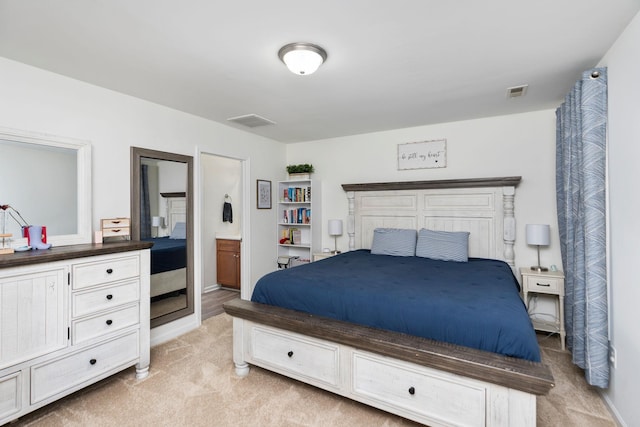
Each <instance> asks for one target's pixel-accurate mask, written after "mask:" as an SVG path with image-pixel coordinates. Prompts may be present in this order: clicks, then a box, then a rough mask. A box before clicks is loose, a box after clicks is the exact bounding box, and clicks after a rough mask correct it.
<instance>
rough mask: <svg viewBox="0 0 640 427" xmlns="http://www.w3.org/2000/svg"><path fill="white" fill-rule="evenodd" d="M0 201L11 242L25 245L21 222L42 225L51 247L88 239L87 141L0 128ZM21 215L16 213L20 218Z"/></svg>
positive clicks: (88, 148)
mask: <svg viewBox="0 0 640 427" xmlns="http://www.w3.org/2000/svg"><path fill="white" fill-rule="evenodd" d="M0 161H1V163H0V197H1V198H2V199H1V200H0V205H10V206H11V207H12V208H13V209H15V210H16V211H17V212H19V213H20V215H17V214H16V213H15V212H14V211H12V210H9V211H7V212H9V213H11V214H13V215H14V216H15V218H12V217H11V216H9V215H7V219H6V232H7V233H11V234H13V236H12V240H13V244H12V246H22V245H26V238H25V239H23V238H22V230H21V225H43V226H45V227H46V230H47V242H48V243H51V244H52V245H53V246H65V245H75V244H81V243H91V235H92V233H91V144H90V143H89V142H86V141H80V140H75V139H71V138H63V137H57V136H51V135H44V134H37V133H30V132H24V131H20V130H14V129H5V128H0ZM20 216H22V218H20Z"/></svg>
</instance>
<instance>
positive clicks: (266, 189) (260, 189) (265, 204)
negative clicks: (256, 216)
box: [256, 179, 271, 209]
mask: <svg viewBox="0 0 640 427" xmlns="http://www.w3.org/2000/svg"><path fill="white" fill-rule="evenodd" d="M256 207H257V208H258V209H271V181H267V180H265V179H258V180H257V181H256Z"/></svg>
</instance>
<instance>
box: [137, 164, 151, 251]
mask: <svg viewBox="0 0 640 427" xmlns="http://www.w3.org/2000/svg"><path fill="white" fill-rule="evenodd" d="M150 237H151V203H150V202H149V171H148V166H147V165H140V239H148V238H150Z"/></svg>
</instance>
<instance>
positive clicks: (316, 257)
mask: <svg viewBox="0 0 640 427" xmlns="http://www.w3.org/2000/svg"><path fill="white" fill-rule="evenodd" d="M334 255H335V254H333V253H331V252H316V253H314V254H313V261H314V262H315V261H319V260H321V259H325V258H329V257H332V256H334Z"/></svg>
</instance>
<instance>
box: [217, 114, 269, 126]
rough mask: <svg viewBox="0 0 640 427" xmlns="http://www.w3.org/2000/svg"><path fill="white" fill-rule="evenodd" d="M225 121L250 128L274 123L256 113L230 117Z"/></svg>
mask: <svg viewBox="0 0 640 427" xmlns="http://www.w3.org/2000/svg"><path fill="white" fill-rule="evenodd" d="M227 121H229V122H233V123H237V124H239V125H242V126H246V127H250V128H256V127H258V126H267V125H275V124H276V122H273V121H271V120H269V119H265V118H264V117H261V116H259V115H257V114H246V115H244V116H237V117H230V118H228V119H227Z"/></svg>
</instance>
